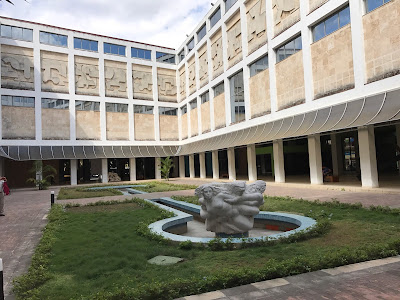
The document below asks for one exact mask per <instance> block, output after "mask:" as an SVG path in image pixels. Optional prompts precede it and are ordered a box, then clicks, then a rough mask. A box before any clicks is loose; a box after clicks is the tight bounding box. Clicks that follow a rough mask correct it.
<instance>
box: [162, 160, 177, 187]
mask: <svg viewBox="0 0 400 300" xmlns="http://www.w3.org/2000/svg"><path fill="white" fill-rule="evenodd" d="M173 167H174V163H173V162H172V159H171V157H169V156H168V157H166V158H162V159H161V166H160V171H161V177H162V178H164V179H166V180H167V181H169V173H170V172H171V169H172V168H173Z"/></svg>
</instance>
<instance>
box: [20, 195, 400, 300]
mask: <svg viewBox="0 0 400 300" xmlns="http://www.w3.org/2000/svg"><path fill="white" fill-rule="evenodd" d="M179 200H189V201H191V202H196V201H197V200H196V199H195V198H194V197H185V198H182V197H179ZM263 209H265V210H269V211H284V212H292V213H296V214H302V215H307V216H310V217H314V218H316V219H317V220H318V221H322V220H326V219H329V218H330V222H331V225H332V227H331V228H330V229H329V231H328V232H327V233H325V234H324V235H320V236H317V237H314V238H310V239H308V240H304V241H298V242H296V243H290V244H288V243H276V244H275V245H269V246H258V247H250V248H244V249H236V250H230V251H227V250H226V251H212V250H210V249H209V248H206V247H193V248H192V249H189V250H183V249H181V248H180V247H179V245H177V244H172V243H169V242H165V241H162V240H160V239H159V238H153V239H151V238H149V235H143V234H139V231H138V230H136V229H138V228H143V227H144V225H147V224H149V223H151V222H153V221H155V220H157V219H160V218H165V217H166V216H167V215H166V213H162V212H161V211H160V210H158V209H156V208H154V207H153V206H151V205H145V204H143V202H141V201H139V200H135V201H133V203H124V204H118V205H116V204H115V205H107V206H105V205H103V206H89V207H77V208H68V209H67V210H63V209H62V208H61V207H60V206H57V205H56V206H54V207H53V209H52V211H51V213H50V215H49V224H48V225H47V227H46V230H45V232H44V237H43V238H42V241H41V242H40V244H39V246H38V248H37V250H36V253H35V255H34V258H33V262H32V267H31V268H30V270H29V273H28V274H27V275H24V276H22V277H20V278H19V279H18V280H17V284H16V292H17V293H18V295H19V296H20V297H21V298H24V299H28V298H29V297H30V296H31V297H32V298H31V299H118V300H119V299H173V298H178V297H182V296H186V295H188V294H193V293H194V294H198V293H202V292H206V291H210V290H216V289H221V288H226V287H232V286H237V285H241V284H246V283H250V282H254V281H260V280H267V279H272V278H277V277H283V276H288V275H293V274H298V273H303V272H309V271H314V270H318V269H323V268H329V267H335V266H339V265H344V264H348V263H354V262H359V261H365V260H369V259H376V258H381V257H387V256H393V255H397V254H398V253H399V252H400V218H399V215H400V213H399V210H389V209H382V208H379V209H374V210H367V209H364V208H361V207H360V206H355V205H353V206H350V205H347V204H340V203H334V202H332V203H312V202H307V201H303V200H294V199H289V198H279V197H267V198H266V204H265V205H264V206H263ZM157 255H167V256H177V257H182V258H184V259H185V260H184V262H181V263H179V264H177V265H173V266H156V265H150V264H148V263H147V260H148V259H150V258H152V257H154V256H157ZM35 297H36V298H35Z"/></svg>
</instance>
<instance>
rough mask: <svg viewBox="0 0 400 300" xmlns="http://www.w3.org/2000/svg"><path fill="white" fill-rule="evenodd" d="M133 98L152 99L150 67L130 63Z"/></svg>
mask: <svg viewBox="0 0 400 300" xmlns="http://www.w3.org/2000/svg"><path fill="white" fill-rule="evenodd" d="M132 86H133V98H135V99H141V100H153V75H152V67H150V66H142V65H136V64H132Z"/></svg>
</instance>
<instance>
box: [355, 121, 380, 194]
mask: <svg viewBox="0 0 400 300" xmlns="http://www.w3.org/2000/svg"><path fill="white" fill-rule="evenodd" d="M358 145H359V148H360V167H361V181H362V186H363V187H379V181H378V169H377V164H376V149H375V132H374V126H366V127H360V128H359V129H358Z"/></svg>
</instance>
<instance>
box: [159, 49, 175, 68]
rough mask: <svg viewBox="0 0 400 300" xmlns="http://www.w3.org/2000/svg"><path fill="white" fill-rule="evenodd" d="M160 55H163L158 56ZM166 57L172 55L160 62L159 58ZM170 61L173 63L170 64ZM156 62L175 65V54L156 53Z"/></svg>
mask: <svg viewBox="0 0 400 300" xmlns="http://www.w3.org/2000/svg"><path fill="white" fill-rule="evenodd" d="M160 54H163V55H162V56H159V55H160ZM167 55H172V56H171V57H170V58H168V59H167V60H160V58H161V57H163V56H167ZM171 60H173V62H171ZM156 62H159V63H166V64H171V65H175V64H176V58H175V54H171V53H166V52H160V51H156Z"/></svg>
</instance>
